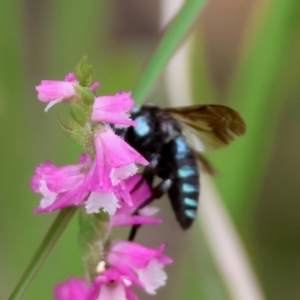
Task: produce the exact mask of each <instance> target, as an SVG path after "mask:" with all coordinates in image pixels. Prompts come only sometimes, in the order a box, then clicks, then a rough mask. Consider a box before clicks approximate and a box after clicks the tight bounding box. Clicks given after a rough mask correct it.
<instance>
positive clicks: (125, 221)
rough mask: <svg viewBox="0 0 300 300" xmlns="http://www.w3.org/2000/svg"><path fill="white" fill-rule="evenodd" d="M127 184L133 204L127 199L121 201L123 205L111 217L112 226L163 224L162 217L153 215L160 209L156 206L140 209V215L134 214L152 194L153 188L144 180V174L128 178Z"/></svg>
mask: <svg viewBox="0 0 300 300" xmlns="http://www.w3.org/2000/svg"><path fill="white" fill-rule="evenodd" d="M125 186H126V189H127V190H128V191H129V193H130V196H131V200H132V205H129V204H128V203H126V202H125V201H123V202H122V203H121V207H120V208H118V209H117V211H116V214H115V215H113V216H112V218H111V227H117V226H127V225H139V224H161V223H162V220H161V219H159V218H153V217H152V215H154V214H155V213H157V212H158V209H157V208H155V207H151V208H150V207H145V208H143V209H142V210H139V212H138V215H132V214H133V213H134V212H135V211H136V210H137V209H138V208H139V207H140V205H141V204H143V203H144V202H145V201H146V200H147V199H149V198H150V196H151V189H150V187H149V186H148V184H147V182H146V181H145V180H143V178H142V176H141V175H139V174H136V175H133V176H132V177H130V178H128V179H126V180H125ZM145 209H147V210H148V214H145V213H144V211H145ZM149 210H150V213H149Z"/></svg>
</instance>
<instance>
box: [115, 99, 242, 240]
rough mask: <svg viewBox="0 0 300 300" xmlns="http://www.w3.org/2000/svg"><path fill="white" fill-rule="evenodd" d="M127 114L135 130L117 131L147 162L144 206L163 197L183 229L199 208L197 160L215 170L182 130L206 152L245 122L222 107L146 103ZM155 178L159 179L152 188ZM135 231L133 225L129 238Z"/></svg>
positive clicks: (235, 133)
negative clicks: (147, 189)
mask: <svg viewBox="0 0 300 300" xmlns="http://www.w3.org/2000/svg"><path fill="white" fill-rule="evenodd" d="M130 114H131V118H132V120H134V121H135V122H136V126H135V127H128V128H122V129H116V131H117V133H119V134H120V135H121V136H122V137H123V138H124V139H125V141H126V142H127V143H129V144H130V145H131V146H132V147H133V148H135V149H136V150H137V151H138V152H140V153H141V154H142V155H143V156H144V157H145V158H146V159H147V160H148V161H149V162H150V164H149V166H147V167H146V168H145V169H144V171H143V174H142V175H143V179H144V180H146V181H147V183H148V184H149V186H150V187H151V189H152V197H151V198H150V199H148V200H147V201H146V202H145V203H144V204H143V206H146V205H148V204H149V203H151V202H152V201H153V200H154V199H158V198H160V197H161V196H162V195H163V194H166V193H167V194H168V197H169V199H170V202H171V205H172V208H173V210H174V212H175V216H176V219H177V221H178V223H179V225H180V226H181V228H182V229H188V228H189V227H190V226H191V225H192V223H193V221H194V219H195V217H196V211H197V208H198V199H199V194H200V181H199V179H200V171H199V168H198V161H199V162H200V164H201V165H202V167H203V168H204V169H205V170H206V171H207V172H208V173H210V174H213V173H214V169H213V167H212V166H211V165H210V164H209V162H208V161H207V160H206V159H205V158H204V156H203V155H202V154H201V152H199V151H196V150H195V149H193V148H192V146H191V145H190V144H189V143H188V141H187V138H186V136H185V134H184V132H185V128H187V129H188V130H190V131H192V132H193V133H194V134H195V135H196V136H197V137H198V139H199V141H200V143H201V145H202V147H203V148H205V150H217V149H220V148H222V147H225V146H227V145H228V144H230V143H231V142H232V141H233V140H234V139H235V138H236V137H237V136H240V135H243V134H244V133H245V131H246V125H245V122H244V120H243V119H242V117H241V116H240V115H239V113H238V112H236V111H235V110H233V109H231V108H229V107H226V106H223V105H195V106H186V107H177V108H159V107H157V106H154V105H149V104H148V105H142V106H139V107H136V108H134V109H133V110H132V111H131V113H130ZM203 150H204V149H203ZM154 177H158V178H160V179H161V182H160V183H159V184H158V185H157V186H154ZM140 208H141V207H140ZM140 208H139V209H140ZM136 230H137V227H134V229H133V230H132V232H131V234H130V237H129V239H130V240H132V239H133V238H134V235H135V232H136Z"/></svg>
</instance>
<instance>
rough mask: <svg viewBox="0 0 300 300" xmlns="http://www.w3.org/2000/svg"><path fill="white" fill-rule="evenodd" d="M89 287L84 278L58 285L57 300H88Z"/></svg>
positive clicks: (73, 279)
mask: <svg viewBox="0 0 300 300" xmlns="http://www.w3.org/2000/svg"><path fill="white" fill-rule="evenodd" d="M88 289H89V286H88V284H87V282H86V281H85V280H84V279H83V278H70V279H69V280H68V281H66V282H63V283H60V284H58V285H57V286H56V287H55V289H54V298H55V300H84V299H87V294H88Z"/></svg>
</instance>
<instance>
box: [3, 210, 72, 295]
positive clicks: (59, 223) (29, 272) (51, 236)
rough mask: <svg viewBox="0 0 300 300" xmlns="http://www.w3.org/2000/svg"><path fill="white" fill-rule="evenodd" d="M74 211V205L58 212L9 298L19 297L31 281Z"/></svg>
mask: <svg viewBox="0 0 300 300" xmlns="http://www.w3.org/2000/svg"><path fill="white" fill-rule="evenodd" d="M75 212H76V208H75V207H71V208H66V209H63V210H61V211H60V212H59V214H58V215H57V217H56V219H55V220H54V222H53V224H52V225H51V227H50V229H49V231H48V233H47V234H46V236H45V237H44V239H43V241H42V243H41V244H40V246H39V248H38V249H37V251H36V253H35V254H34V256H33V258H32V260H31V261H30V263H29V265H28V267H27V269H26V270H25V272H24V273H23V275H22V277H21V279H20V281H19V282H18V284H17V286H16V287H15V289H14V291H13V293H12V294H11V296H10V297H9V300H17V299H20V298H21V296H22V294H23V293H24V291H25V290H26V288H27V287H28V285H29V284H30V282H31V281H32V279H33V277H34V276H35V274H36V273H37V272H38V270H39V268H40V267H41V266H42V264H43V262H44V261H45V259H46V258H47V256H48V254H49V253H50V252H51V250H52V248H53V246H54V245H55V243H56V242H57V240H58V238H59V237H60V236H61V234H62V233H63V231H64V229H65V228H66V226H67V225H68V223H69V221H70V220H71V218H72V217H73V215H74V213H75Z"/></svg>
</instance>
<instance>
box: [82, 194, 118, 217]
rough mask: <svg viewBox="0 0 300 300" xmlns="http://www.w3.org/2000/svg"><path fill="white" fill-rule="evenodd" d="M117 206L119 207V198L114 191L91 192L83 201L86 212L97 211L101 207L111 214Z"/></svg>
mask: <svg viewBox="0 0 300 300" xmlns="http://www.w3.org/2000/svg"><path fill="white" fill-rule="evenodd" d="M118 207H120V205H119V200H118V199H117V198H116V196H115V194H114V193H97V192H92V193H91V194H90V196H89V198H88V200H87V201H86V202H85V208H86V211H87V213H88V214H92V213H98V212H99V211H100V209H101V208H102V209H103V211H105V212H107V213H109V214H110V215H111V216H112V215H114V214H115V213H116V210H117V208H118Z"/></svg>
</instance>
